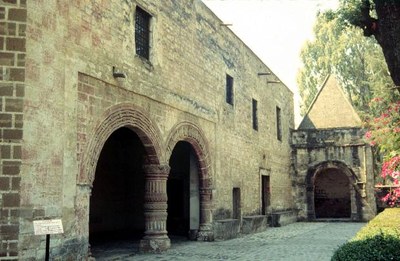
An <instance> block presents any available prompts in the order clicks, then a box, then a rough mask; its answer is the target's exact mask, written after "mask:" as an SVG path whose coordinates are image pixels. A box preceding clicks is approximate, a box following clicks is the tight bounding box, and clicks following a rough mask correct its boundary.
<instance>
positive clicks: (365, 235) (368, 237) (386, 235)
mask: <svg viewBox="0 0 400 261" xmlns="http://www.w3.org/2000/svg"><path fill="white" fill-rule="evenodd" d="M399 220H400V208H391V209H385V210H384V211H383V212H382V213H380V214H379V215H378V216H376V217H375V218H374V219H373V220H371V221H370V222H369V223H368V224H367V225H366V226H364V227H363V228H362V229H361V230H360V231H359V232H358V233H357V235H356V236H355V237H354V238H353V239H352V240H351V241H350V242H347V243H345V244H344V245H342V246H341V247H339V249H337V250H336V251H335V253H334V255H333V257H332V259H331V260H332V261H353V260H354V261H360V260H365V261H368V260H373V261H379V260H382V261H384V260H400V223H399Z"/></svg>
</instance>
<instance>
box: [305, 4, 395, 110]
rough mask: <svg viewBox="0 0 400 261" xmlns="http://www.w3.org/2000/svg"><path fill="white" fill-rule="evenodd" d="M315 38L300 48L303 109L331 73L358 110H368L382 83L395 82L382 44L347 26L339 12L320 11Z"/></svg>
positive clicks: (390, 84)
mask: <svg viewBox="0 0 400 261" xmlns="http://www.w3.org/2000/svg"><path fill="white" fill-rule="evenodd" d="M314 35H315V38H314V39H313V40H312V41H308V42H306V44H305V45H304V47H303V49H302V51H301V55H300V56H301V60H302V62H303V68H302V69H300V71H299V74H298V85H299V90H300V95H301V97H302V100H303V104H302V113H303V114H304V113H305V110H306V109H307V108H308V107H309V105H310V103H311V102H312V100H313V98H314V97H315V95H316V93H317V91H318V90H317V88H318V87H319V86H320V85H321V84H322V82H323V80H324V79H325V77H326V76H327V75H328V74H335V75H336V77H337V78H338V80H339V82H340V83H341V86H342V87H343V90H344V92H345V93H346V94H347V96H348V98H349V100H350V101H351V102H352V104H353V105H354V106H355V108H356V109H357V110H358V111H359V112H362V111H366V110H368V108H369V106H368V103H369V101H370V100H371V98H372V97H373V96H377V95H378V94H379V96H382V95H383V94H382V92H385V91H382V86H393V82H392V80H391V79H390V76H389V73H388V69H387V66H386V64H385V60H384V58H383V55H382V52H381V50H380V47H379V45H378V44H377V43H376V41H375V40H374V39H371V38H366V37H364V36H363V34H362V31H361V30H360V29H357V28H354V27H349V26H346V24H344V23H343V22H342V20H340V19H338V17H337V15H336V13H334V12H332V11H328V12H325V13H319V14H318V15H317V21H316V24H315V26H314Z"/></svg>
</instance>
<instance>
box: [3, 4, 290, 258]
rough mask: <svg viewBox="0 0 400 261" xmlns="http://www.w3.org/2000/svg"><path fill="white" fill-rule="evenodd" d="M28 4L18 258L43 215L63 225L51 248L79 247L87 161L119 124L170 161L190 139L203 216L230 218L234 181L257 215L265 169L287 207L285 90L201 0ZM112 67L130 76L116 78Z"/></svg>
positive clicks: (278, 202)
mask: <svg viewBox="0 0 400 261" xmlns="http://www.w3.org/2000/svg"><path fill="white" fill-rule="evenodd" d="M21 1H22V0H21ZM7 2H10V1H7ZM136 5H140V6H141V8H143V9H144V10H146V11H147V12H149V13H150V14H151V15H152V16H153V18H152V25H151V31H152V39H151V53H150V60H149V61H147V60H144V59H142V58H140V57H139V56H137V55H135V43H134V22H133V17H134V16H133V14H134V10H135V8H136ZM27 10H28V12H27V14H28V16H27V39H26V64H27V68H29V69H28V70H27V71H26V90H25V103H24V105H23V113H24V125H23V132H24V147H23V150H22V161H23V164H22V172H21V177H22V179H21V189H20V195H21V207H22V208H23V209H24V213H25V214H24V215H21V223H20V231H19V258H20V259H21V260H34V259H42V258H43V256H44V246H45V238H44V237H41V236H34V235H33V227H32V221H33V220H34V219H39V218H56V217H57V218H62V220H63V225H64V231H65V233H64V234H63V235H54V236H53V237H52V243H51V245H52V254H53V256H54V257H59V258H61V259H62V260H67V259H68V258H70V259H71V260H81V259H83V257H84V256H85V255H86V254H87V248H88V216H89V213H88V211H89V210H88V209H89V208H88V204H89V197H90V189H91V188H90V186H91V184H92V182H93V179H94V178H95V177H94V168H95V166H96V163H97V157H98V154H99V153H100V150H101V148H102V142H103V143H104V142H105V140H106V139H107V137H108V136H107V135H110V132H112V131H113V130H115V128H118V126H119V127H121V126H125V125H129V126H132V128H133V129H134V131H136V132H137V134H138V135H139V137H141V140H142V141H145V142H144V145H145V147H146V148H148V150H149V151H150V154H149V155H151V158H150V161H151V162H150V163H154V162H156V163H161V164H165V163H167V162H168V160H169V157H170V155H171V151H172V149H173V146H174V145H175V144H176V142H177V141H178V140H179V139H185V140H188V141H189V142H190V143H191V144H192V145H193V147H194V150H195V151H196V153H197V156H198V159H199V165H200V169H201V170H202V174H201V181H200V183H201V184H203V185H202V186H204V187H205V188H207V190H208V189H209V190H210V191H211V192H210V193H211V194H208V193H209V192H207V191H203V192H201V193H203V194H202V198H205V197H208V198H209V200H207V201H206V203H205V204H203V205H202V209H203V210H204V209H206V210H210V212H204V211H203V214H202V215H205V216H206V217H205V218H206V219H207V220H208V219H211V220H212V219H213V217H214V219H222V218H230V217H231V215H232V213H231V211H232V189H233V188H234V187H239V188H240V189H241V200H242V202H241V210H242V215H243V216H245V215H254V214H260V211H261V210H260V209H261V191H260V189H261V185H260V179H261V177H260V173H266V174H268V175H270V179H271V208H272V209H274V210H283V209H290V208H292V207H293V203H292V202H293V201H292V194H291V192H290V191H291V189H292V187H291V181H290V178H289V172H290V146H289V136H290V129H291V128H293V124H294V123H293V94H292V93H291V92H290V90H288V89H287V87H286V86H284V85H283V84H282V83H279V79H278V78H277V77H276V76H275V75H274V74H273V73H271V74H270V75H262V76H259V75H258V73H266V72H270V70H269V68H268V67H267V66H265V65H264V64H263V63H262V62H261V61H260V60H259V59H258V58H257V57H256V56H255V55H254V53H252V52H251V50H249V49H248V47H247V46H245V45H244V44H243V43H242V42H241V41H240V40H239V39H238V38H237V37H236V36H235V35H234V34H233V33H232V32H231V31H230V30H229V28H227V27H225V26H222V25H221V24H222V22H221V21H220V20H219V19H218V18H216V16H215V15H214V14H212V13H211V12H210V11H209V10H208V9H207V8H206V7H205V6H204V5H203V4H202V3H201V1H198V0H195V1H190V0H188V1H163V2H161V1H144V0H138V1H119V2H115V1H94V2H93V1H91V2H88V1H67V0H61V1H56V0H48V1H30V2H29V3H28V6H27ZM0 15H1V9H0ZM0 39H1V38H0ZM3 46H4V45H3ZM15 57H17V56H15ZM18 66H19V65H18ZM113 66H116V68H117V70H120V71H123V72H125V73H126V75H127V78H126V79H115V78H113V76H112V67H113ZM226 74H229V75H231V76H232V77H233V78H234V105H233V106H232V105H229V104H227V103H226V102H225V80H226ZM14 88H15V89H14V91H13V94H12V95H13V96H15V97H16V96H17V95H19V93H20V92H18V91H17V90H18V89H17V85H15V87H14ZM252 99H256V100H257V101H258V131H255V130H253V128H252ZM4 102H6V101H5V98H2V103H3V107H2V108H6V107H5V105H4ZM276 106H278V107H279V108H281V110H282V130H283V138H282V141H279V140H278V139H277V131H276V129H277V128H276V115H275V112H276ZM17 114H18V115H20V113H19V112H18V113H16V114H15V115H16V116H17ZM16 116H15V117H14V116H13V117H14V118H13V119H17V117H16ZM7 117H8V116H7ZM18 117H20V116H18ZM15 128H17V126H15ZM18 128H22V126H20V127H18ZM21 131H22V130H21ZM4 134H5V132H4V130H3V135H4ZM3 138H4V136H3ZM19 138H21V137H19ZM19 142H20V141H19V140H18V141H17V142H16V146H17V145H19ZM147 145H148V146H147ZM150 145H151V146H150ZM2 148H3V147H2ZM16 148H17V147H13V148H12V149H11V152H12V155H18V153H17V152H18V149H16ZM6 150H7V149H6ZM11 152H10V153H11ZM10 155H11V154H10ZM15 177H17V176H15ZM8 178H9V177H8ZM9 182H11V181H9ZM2 184H3V183H2ZM10 184H13V183H9V186H11V185H10ZM7 188H8V187H7ZM4 199H5V198H4V196H3V204H4V202H5V201H4ZM16 204H19V203H16ZM12 207H14V206H12ZM9 213H11V212H9ZM208 216H210V217H208ZM203 219H204V218H203Z"/></svg>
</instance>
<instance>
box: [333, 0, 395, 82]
mask: <svg viewBox="0 0 400 261" xmlns="http://www.w3.org/2000/svg"><path fill="white" fill-rule="evenodd" d="M338 14H339V17H340V19H341V20H342V21H344V22H347V23H349V24H351V25H355V26H357V27H360V28H361V29H362V30H363V31H364V35H365V36H374V37H375V39H376V40H377V42H378V44H379V45H380V46H381V47H382V51H383V54H384V56H385V60H386V63H387V65H388V68H389V71H390V75H391V77H392V79H393V82H394V83H395V85H396V86H397V87H399V86H400V1H398V0H373V1H372V2H371V1H370V0H340V8H339V11H338Z"/></svg>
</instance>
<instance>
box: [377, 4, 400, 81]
mask: <svg viewBox="0 0 400 261" xmlns="http://www.w3.org/2000/svg"><path fill="white" fill-rule="evenodd" d="M374 3H375V9H376V13H377V15H378V20H377V21H376V24H373V27H374V28H373V32H372V34H373V35H374V36H375V38H376V40H377V41H378V43H379V45H380V46H381V47H382V50H383V54H384V56H385V60H386V63H387V65H388V68H389V72H390V76H391V77H392V79H393V81H394V83H395V85H396V86H398V87H400V1H398V0H386V1H384V0H374Z"/></svg>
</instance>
